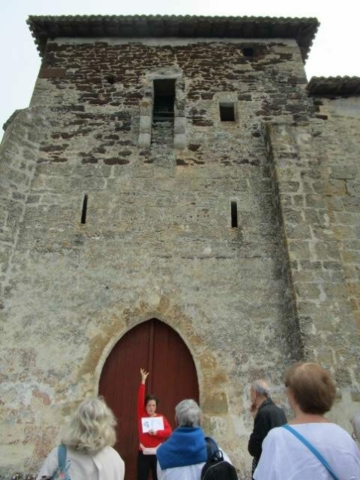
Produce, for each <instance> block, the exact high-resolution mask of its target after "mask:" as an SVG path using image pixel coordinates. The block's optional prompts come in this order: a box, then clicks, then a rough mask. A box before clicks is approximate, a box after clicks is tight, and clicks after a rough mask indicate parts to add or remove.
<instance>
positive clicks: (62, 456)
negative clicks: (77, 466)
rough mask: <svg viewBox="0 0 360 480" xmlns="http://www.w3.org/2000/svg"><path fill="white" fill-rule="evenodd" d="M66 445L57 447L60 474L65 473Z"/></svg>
mask: <svg viewBox="0 0 360 480" xmlns="http://www.w3.org/2000/svg"><path fill="white" fill-rule="evenodd" d="M66 453H67V450H66V445H59V446H58V464H59V469H60V473H65V472H66Z"/></svg>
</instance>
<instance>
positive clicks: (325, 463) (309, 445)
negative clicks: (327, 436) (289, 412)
mask: <svg viewBox="0 0 360 480" xmlns="http://www.w3.org/2000/svg"><path fill="white" fill-rule="evenodd" d="M282 427H283V428H285V429H286V430H288V431H289V432H290V433H292V434H293V435H294V436H295V437H296V438H297V439H298V440H300V442H302V443H303V444H304V445H305V446H306V447H307V448H308V449H309V450H310V452H311V453H312V454H314V455H315V457H316V458H317V459H318V460H319V461H320V462H321V463H322V464H323V465H324V467H325V468H326V470H327V471H328V472H329V473H330V475H331V477H332V478H333V479H334V480H339V478H338V477H337V476H336V475H335V473H334V472H333V470H332V468H331V467H330V465H329V464H328V462H327V461H326V460H325V458H324V457H323V456H322V455H321V453H320V452H319V450H317V449H316V448H315V447H314V445H312V444H311V443H310V442H309V441H308V440H306V438H305V437H303V436H302V435H301V434H300V433H299V432H298V431H297V430H295V428H292V427H290V425H289V424H286V425H282Z"/></svg>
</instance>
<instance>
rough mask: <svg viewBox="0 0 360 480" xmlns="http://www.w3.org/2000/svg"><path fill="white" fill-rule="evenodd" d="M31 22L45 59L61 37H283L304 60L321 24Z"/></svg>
mask: <svg viewBox="0 0 360 480" xmlns="http://www.w3.org/2000/svg"><path fill="white" fill-rule="evenodd" d="M27 23H28V25H29V27H30V30H31V33H32V35H33V37H34V38H35V43H36V45H37V48H38V50H39V52H40V55H41V56H43V55H44V52H45V47H46V42H47V40H48V39H54V38H58V37H75V38H79V37H80V38H99V37H118V38H119V37H120V38H146V37H151V38H164V37H165V38H166V37H173V38H245V39H254V38H255V39H259V38H264V39H271V38H274V39H275V38H277V39H278V38H281V39H282V38H283V39H294V40H296V42H297V43H298V45H299V47H300V50H301V54H302V58H303V60H304V61H305V60H306V58H307V56H308V53H309V50H310V47H311V44H312V42H313V39H314V37H315V34H316V31H317V29H318V27H319V25H320V24H319V22H318V20H317V19H316V18H273V17H203V16H175V15H172V16H163V15H148V16H147V15H130V16H123V15H120V16H118V15H112V16H102V15H90V16H87V15H79V16H32V15H31V16H29V18H28V20H27Z"/></svg>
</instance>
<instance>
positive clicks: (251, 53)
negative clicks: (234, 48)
mask: <svg viewBox="0 0 360 480" xmlns="http://www.w3.org/2000/svg"><path fill="white" fill-rule="evenodd" d="M242 52H243V55H244V57H253V56H254V49H253V47H245V48H243V49H242Z"/></svg>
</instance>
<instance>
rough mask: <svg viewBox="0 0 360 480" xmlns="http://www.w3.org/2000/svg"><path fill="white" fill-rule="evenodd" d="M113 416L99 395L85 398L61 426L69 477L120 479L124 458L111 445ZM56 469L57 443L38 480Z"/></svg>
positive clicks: (96, 479)
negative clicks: (62, 426) (68, 419)
mask: <svg viewBox="0 0 360 480" xmlns="http://www.w3.org/2000/svg"><path fill="white" fill-rule="evenodd" d="M115 425H116V420H115V417H114V414H113V413H112V411H111V410H110V409H109V408H108V407H107V405H106V404H105V402H104V400H103V399H102V398H91V399H87V400H84V401H83V402H82V403H81V405H80V406H79V408H78V409H77V411H76V412H75V413H74V415H73V416H72V417H71V419H70V422H69V423H68V425H66V427H65V428H64V430H63V434H62V437H61V444H62V445H65V447H66V459H67V460H66V464H67V467H68V474H69V477H70V478H71V480H84V479H86V480H123V479H124V474H125V467H124V462H123V460H122V458H121V457H120V455H119V454H118V453H117V452H116V451H115V450H114V449H113V448H112V446H113V445H114V444H115V442H116V435H115ZM57 469H58V447H56V448H54V449H53V450H52V451H51V452H50V454H49V455H48V457H47V458H46V460H45V462H44V464H43V466H42V467H41V470H40V472H39V475H38V477H37V480H41V479H42V478H44V477H45V478H47V477H51V476H52V475H53V474H54V473H55V472H56V470H57Z"/></svg>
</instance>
